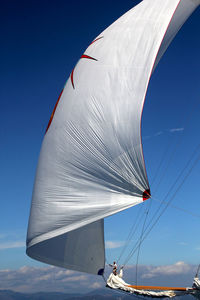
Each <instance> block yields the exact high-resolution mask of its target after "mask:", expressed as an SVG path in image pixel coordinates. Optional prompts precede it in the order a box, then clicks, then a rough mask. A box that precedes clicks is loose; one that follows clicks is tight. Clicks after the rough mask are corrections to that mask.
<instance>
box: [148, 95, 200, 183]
mask: <svg viewBox="0 0 200 300" xmlns="http://www.w3.org/2000/svg"><path fill="white" fill-rule="evenodd" d="M195 102H196V105H194V106H196V107H198V106H199V102H197V100H196V101H195ZM194 111H196V110H195V109H192V110H191V111H190V114H189V116H188V117H187V120H186V126H185V127H186V128H188V127H189V124H190V122H191V120H192V119H193V114H194ZM182 143H183V135H182V136H179V138H177V141H176V143H175V145H174V150H173V148H172V153H171V156H170V158H169V159H168V165H167V166H166V168H165V169H164V170H163V172H162V174H161V175H162V176H160V181H159V182H158V183H157V188H156V189H158V187H159V186H160V184H161V182H162V180H163V178H164V174H165V175H166V171H167V170H168V168H169V166H170V164H171V163H172V159H173V157H174V156H175V154H176V152H177V150H178V148H180V147H181V144H182ZM169 149H170V142H169V143H168V145H167V147H166V151H164V154H163V156H162V159H161V161H160V164H159V166H158V168H157V171H156V173H155V175H154V177H153V180H152V185H153V184H154V182H155V179H156V177H157V175H158V173H159V171H160V169H161V166H162V164H163V162H164V157H165V154H166V153H167V152H168V151H169Z"/></svg>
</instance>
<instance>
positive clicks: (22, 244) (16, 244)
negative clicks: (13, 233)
mask: <svg viewBox="0 0 200 300" xmlns="http://www.w3.org/2000/svg"><path fill="white" fill-rule="evenodd" d="M25 245H26V244H25V242H24V241H15V242H3V243H0V250H4V249H12V248H21V247H25Z"/></svg>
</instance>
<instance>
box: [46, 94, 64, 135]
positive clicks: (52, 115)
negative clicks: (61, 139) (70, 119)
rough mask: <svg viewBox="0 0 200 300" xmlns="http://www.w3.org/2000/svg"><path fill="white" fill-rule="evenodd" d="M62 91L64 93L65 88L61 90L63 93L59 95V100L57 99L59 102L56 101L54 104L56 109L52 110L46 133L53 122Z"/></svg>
mask: <svg viewBox="0 0 200 300" xmlns="http://www.w3.org/2000/svg"><path fill="white" fill-rule="evenodd" d="M62 93H63V89H62V91H61V93H60V95H59V97H58V100H57V102H56V105H55V106H54V109H53V112H52V114H51V117H50V120H49V123H48V125H47V129H46V131H45V134H46V133H47V131H48V129H49V127H50V125H51V122H52V120H53V117H54V114H55V111H56V108H57V105H58V102H59V100H60V97H61V95H62Z"/></svg>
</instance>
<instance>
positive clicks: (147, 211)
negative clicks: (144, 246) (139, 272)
mask: <svg viewBox="0 0 200 300" xmlns="http://www.w3.org/2000/svg"><path fill="white" fill-rule="evenodd" d="M148 203H149V207H148V208H147V210H146V211H145V214H146V216H145V220H144V223H143V229H142V233H141V235H140V238H138V240H137V241H136V243H135V244H134V245H133V247H132V250H131V251H130V252H129V254H128V255H127V256H126V259H125V262H124V263H125V264H126V263H127V261H129V260H130V258H131V257H132V255H131V253H132V251H133V249H134V248H135V247H136V246H137V244H138V243H139V245H140V240H142V236H143V233H144V226H145V224H146V220H147V215H148V214H149V212H150V209H151V206H152V201H151V198H150V199H149V202H148ZM129 257H130V258H129ZM136 266H137V263H136Z"/></svg>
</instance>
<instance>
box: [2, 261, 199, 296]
mask: <svg viewBox="0 0 200 300" xmlns="http://www.w3.org/2000/svg"><path fill="white" fill-rule="evenodd" d="M196 268H197V266H194V265H189V264H187V263H185V262H183V261H180V262H176V263H175V264H171V265H165V266H149V265H148V266H144V265H139V266H138V272H137V273H138V284H143V285H155V284H156V285H161V286H163V285H165V286H169V285H171V284H172V286H173V285H177V286H178V285H180V286H190V285H191V284H192V279H193V276H194V275H195V272H196ZM110 272H111V269H110V268H108V267H106V272H105V277H108V276H109V273H110ZM134 275H135V266H130V265H127V266H126V267H125V268H124V280H125V281H126V282H127V283H130V284H131V283H132V284H134V282H135V280H134ZM104 287H105V282H104V281H103V279H102V277H101V276H95V275H90V274H86V273H81V272H75V271H70V270H65V269H62V268H57V267H52V266H48V267H45V268H44V267H41V268H38V267H27V266H24V267H21V268H20V269H17V270H8V269H6V270H0V289H10V290H14V291H18V292H39V291H46V292H47V291H48V292H63V293H77V292H78V293H79V292H81V293H87V292H90V291H92V290H95V289H99V288H104Z"/></svg>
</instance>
